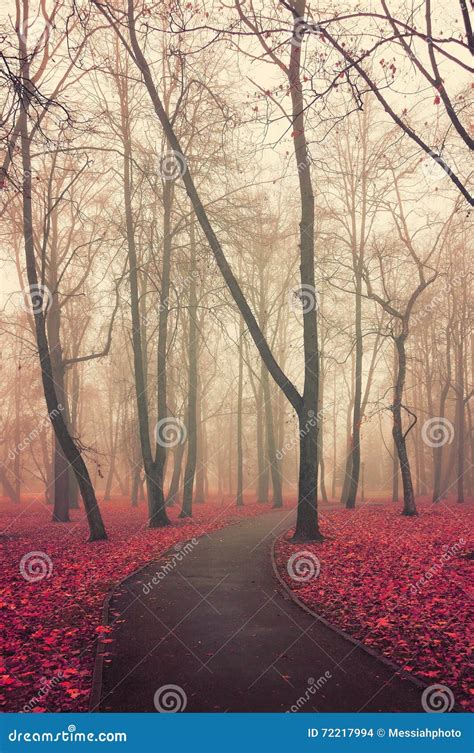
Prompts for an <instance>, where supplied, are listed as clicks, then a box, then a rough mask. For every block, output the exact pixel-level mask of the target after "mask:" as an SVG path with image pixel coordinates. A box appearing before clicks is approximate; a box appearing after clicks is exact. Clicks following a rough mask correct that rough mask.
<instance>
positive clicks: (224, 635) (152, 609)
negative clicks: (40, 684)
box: [91, 509, 423, 712]
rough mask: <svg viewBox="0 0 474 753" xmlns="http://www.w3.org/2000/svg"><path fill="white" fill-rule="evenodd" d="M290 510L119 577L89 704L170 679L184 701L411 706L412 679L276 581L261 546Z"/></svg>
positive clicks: (336, 707) (119, 702) (138, 697)
mask: <svg viewBox="0 0 474 753" xmlns="http://www.w3.org/2000/svg"><path fill="white" fill-rule="evenodd" d="M293 516H294V511H289V510H288V509H284V510H278V511H275V512H272V513H268V514H265V515H262V516H258V517H256V518H248V519H244V520H242V521H240V522H239V523H236V524H233V525H230V526H228V527H226V528H222V529H220V530H217V531H213V532H212V533H210V534H205V535H203V536H202V537H201V538H200V539H198V540H197V543H195V544H192V545H189V546H188V547H184V545H183V546H182V547H181V560H180V561H179V562H178V561H177V559H176V558H175V557H173V556H170V555H168V556H167V557H165V558H164V559H161V560H158V561H156V562H152V563H150V564H149V565H146V566H145V567H144V568H142V569H140V570H139V571H137V572H136V573H134V574H132V575H131V576H130V577H129V578H127V579H126V580H125V581H124V582H123V583H121V584H120V585H119V586H118V587H117V588H116V589H115V590H114V591H113V592H112V594H111V595H110V597H109V599H108V600H107V603H106V606H105V612H106V614H105V615H104V617H106V616H107V615H108V622H109V624H110V625H113V628H114V629H113V633H112V634H111V635H112V637H113V639H114V640H113V642H112V643H110V644H106V645H105V646H102V647H101V648H102V650H103V649H104V647H105V648H106V649H107V651H108V652H110V655H109V656H106V657H104V660H103V663H102V662H99V664H98V667H99V671H98V672H96V678H95V684H94V692H93V698H92V703H91V710H94V711H112V712H127V711H128V712H130V711H135V712H137V711H140V712H156V710H157V708H156V706H155V699H156V702H157V703H158V705H160V703H161V701H160V699H163V698H165V695H163V691H160V692H158V693H157V691H159V690H160V689H161V688H164V686H168V685H173V686H177V689H176V688H175V689H172V690H171V691H170V692H171V694H172V696H173V694H174V697H175V698H176V699H178V700H177V701H176V702H177V703H178V704H182V703H183V702H184V699H185V704H186V705H185V709H184V710H185V711H187V712H202V711H213V712H225V711H231V712H246V711H264V712H271V711H274V712H281V711H288V710H299V711H301V712H313V711H320V712H342V711H346V712H358V711H366V712H368V711H408V712H419V711H422V710H423V709H422V706H421V693H422V688H421V687H419V686H417V685H416V684H415V683H413V682H412V681H411V680H410V679H409V678H407V677H403V676H400V675H399V674H398V673H397V672H396V671H394V669H393V668H392V667H390V666H389V665H388V664H386V663H384V662H382V661H380V660H379V659H378V658H377V657H376V656H373V655H371V654H369V653H367V652H366V651H365V650H364V649H363V648H362V647H361V646H360V645H357V644H354V643H353V642H350V641H349V640H347V638H345V637H344V636H343V635H341V634H340V633H338V632H337V631H335V630H333V629H332V628H331V627H330V626H329V625H327V624H324V623H323V622H321V620H319V619H318V617H317V616H314V615H311V614H309V613H308V612H306V611H304V610H302V609H301V608H300V607H299V606H298V604H297V603H295V602H294V601H293V600H292V599H291V598H290V597H289V595H288V594H286V593H285V592H284V591H282V590H281V588H280V586H279V583H278V581H277V580H276V579H275V576H274V572H273V567H272V560H271V556H270V555H271V547H272V544H273V541H274V539H275V537H276V536H277V535H278V534H280V533H281V532H282V531H284V530H286V529H287V528H288V527H289V526H290V525H291V522H292V520H293ZM194 541H196V540H194ZM302 548H304V547H302ZM166 563H167V565H166ZM163 568H164V569H163ZM158 574H159V575H158ZM154 576H155V583H156V585H153V577H154ZM150 585H151V587H150ZM96 669H97V666H96Z"/></svg>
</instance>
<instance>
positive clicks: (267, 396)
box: [262, 369, 283, 508]
mask: <svg viewBox="0 0 474 753" xmlns="http://www.w3.org/2000/svg"><path fill="white" fill-rule="evenodd" d="M262 378H263V401H264V405H265V425H266V434H267V443H268V461H269V462H268V464H269V466H270V472H271V476H272V487H273V507H274V508H279V507H283V496H282V490H281V474H280V465H279V462H278V456H277V446H276V442H275V427H274V421H273V408H272V398H271V392H270V380H269V378H268V370H267V369H265V370H264V372H263V374H262Z"/></svg>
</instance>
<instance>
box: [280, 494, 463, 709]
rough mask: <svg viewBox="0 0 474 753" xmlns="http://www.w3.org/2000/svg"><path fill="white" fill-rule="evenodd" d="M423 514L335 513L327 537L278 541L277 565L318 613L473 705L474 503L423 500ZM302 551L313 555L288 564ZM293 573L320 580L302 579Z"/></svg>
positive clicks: (394, 509)
mask: <svg viewBox="0 0 474 753" xmlns="http://www.w3.org/2000/svg"><path fill="white" fill-rule="evenodd" d="M419 511H420V515H419V516H418V517H416V518H404V517H402V516H401V515H400V510H399V506H394V505H388V506H385V507H367V506H364V507H362V508H359V509H356V510H355V511H346V510H337V511H333V512H327V513H325V514H324V515H323V516H322V529H323V532H324V534H325V536H326V537H327V538H326V540H325V541H324V542H323V543H322V544H305V545H302V544H292V543H290V542H289V540H288V539H289V537H290V536H291V534H292V533H293V531H290V532H289V533H288V534H285V535H284V536H283V537H282V538H281V539H280V540H279V541H278V542H277V546H276V550H275V552H276V560H277V565H278V568H279V571H280V573H281V575H282V576H283V578H284V579H285V581H286V582H287V583H288V585H289V586H290V588H291V589H292V590H293V591H294V593H295V594H296V595H297V596H298V598H299V599H300V600H301V601H302V602H304V603H305V604H306V605H307V606H309V607H311V609H313V610H314V611H315V612H316V613H318V614H319V615H322V616H323V617H325V618H326V619H327V620H328V621H329V622H331V623H332V624H333V625H336V626H337V627H339V628H340V629H342V630H344V631H345V632H346V633H348V634H350V635H351V636H353V637H355V638H357V639H359V640H360V641H361V642H362V643H364V644H365V645H367V646H370V647H371V648H372V649H375V650H377V651H378V652H379V653H381V654H384V655H385V656H386V657H388V658H389V659H391V660H392V661H393V662H395V663H396V664H397V665H398V666H400V667H403V668H404V669H405V670H407V671H408V672H411V673H413V674H414V675H416V676H417V677H419V678H420V679H422V680H423V681H425V682H427V683H428V684H435V683H442V684H444V685H447V686H448V687H449V688H450V689H451V690H452V691H453V693H454V697H455V700H456V702H457V703H458V704H460V705H461V706H463V707H465V708H468V707H469V706H470V703H469V699H470V698H471V699H472V695H470V694H472V692H473V690H472V676H471V678H469V647H470V640H469V635H470V626H472V624H473V619H472V618H473V614H472V608H471V607H472V585H473V583H474V579H473V575H474V572H473V571H474V565H473V561H472V559H469V556H468V555H469V553H471V557H472V537H471V536H470V533H469V529H470V528H472V525H470V524H471V523H472V511H473V505H472V504H467V503H466V504H463V505H461V504H456V503H455V502H453V503H449V504H448V503H445V502H443V503H441V504H440V505H432V504H430V503H424V504H420V505H419ZM299 552H306V554H305V555H300V556H299V558H298V557H294V559H293V560H292V561H291V562H290V563H289V559H290V557H291V556H292V555H293V556H295V555H296V554H297V553H299ZM308 552H309V553H311V555H312V556H310V557H309V558H308V554H307V553H308ZM314 557H316V558H317V560H319V564H320V571H319V575H317V570H318V566H317V563H316V561H315V560H314ZM298 559H300V560H301V567H300V568H299V570H298V569H295V567H297V562H298ZM308 563H309V564H308ZM288 570H290V571H291V572H292V574H293V576H294V575H295V574H296V576H297V577H298V578H307V577H308V576H312V577H311V578H310V579H309V580H295V579H294V577H290V575H289V572H288Z"/></svg>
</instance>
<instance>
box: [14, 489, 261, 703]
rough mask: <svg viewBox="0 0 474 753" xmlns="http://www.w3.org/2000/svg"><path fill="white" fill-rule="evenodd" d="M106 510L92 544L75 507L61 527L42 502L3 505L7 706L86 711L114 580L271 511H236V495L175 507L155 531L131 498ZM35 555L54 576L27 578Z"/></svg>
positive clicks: (142, 508)
mask: <svg viewBox="0 0 474 753" xmlns="http://www.w3.org/2000/svg"><path fill="white" fill-rule="evenodd" d="M101 509H102V512H103V515H104V519H105V523H106V526H107V532H108V535H109V540H108V541H101V542H96V543H93V544H88V543H86V541H87V537H88V532H87V526H86V524H85V522H84V518H83V513H82V511H79V510H74V511H72V516H73V519H74V521H73V522H72V523H70V524H65V525H64V524H59V523H51V522H50V519H51V508H50V507H47V506H45V505H43V504H42V503H40V502H35V501H31V500H28V501H27V502H25V503H23V504H21V505H18V506H13V505H12V503H11V502H9V501H3V502H1V504H0V519H1V522H2V526H1V528H2V529H3V530H4V531H5V533H4V535H3V541H2V548H3V550H4V552H3V554H4V557H3V561H4V562H5V563H6V564H5V566H4V568H2V570H1V572H0V583H1V587H2V592H3V593H2V601H1V602H0V604H1V608H2V617H3V620H2V622H3V624H4V628H3V635H5V633H6V634H7V636H8V638H7V642H6V646H5V648H4V651H3V654H4V656H3V657H2V658H3V662H4V666H3V664H2V665H1V666H0V671H1V672H2V673H4V674H3V677H1V676H0V678H1V679H2V682H1V685H2V688H3V691H4V693H3V695H0V706H1V707H2V710H3V711H22V710H25V711H33V712H35V713H40V712H45V711H85V710H87V704H88V697H89V693H90V688H91V681H92V669H93V662H94V656H95V648H96V641H97V639H98V638H101V640H102V643H112V642H113V638H110V637H108V634H109V633H110V630H111V629H110V628H109V627H108V626H107V625H102V624H101V622H100V620H101V609H102V604H103V601H104V598H105V596H106V594H107V593H108V591H109V590H110V589H111V588H112V587H113V586H114V584H115V583H117V582H118V581H120V580H122V579H123V578H125V577H126V576H127V575H129V574H130V573H132V572H133V571H134V570H136V569H137V568H138V567H140V566H141V565H143V564H145V563H146V562H148V561H150V560H153V559H155V558H157V557H159V556H160V555H161V554H162V553H163V552H165V551H166V550H167V549H169V548H170V547H172V546H173V545H174V544H176V543H178V542H180V541H185V540H187V539H192V538H193V537H198V536H200V535H201V534H202V533H204V531H211V530H215V529H218V528H221V527H222V526H224V525H227V524H229V523H232V522H234V521H237V520H239V519H240V518H241V517H249V516H253V515H258V514H261V513H264V512H266V511H268V508H267V507H265V506H264V505H261V504H248V505H245V506H244V507H240V508H237V507H236V506H235V500H229V501H228V502H226V503H225V504H224V505H221V504H220V503H217V504H211V503H206V504H203V505H198V506H196V507H195V511H194V517H193V518H192V519H184V520H179V519H177V515H178V513H179V508H171V510H170V512H169V515H170V517H171V518H172V521H173V525H172V526H170V527H169V528H161V529H154V530H150V529H149V528H147V521H146V505H145V504H141V505H140V507H138V508H135V509H133V508H131V507H130V502H129V500H114V501H111V502H104V503H102V508H101ZM29 552H44V553H45V554H47V555H48V557H49V558H50V559H51V562H52V565H53V569H52V572H51V574H50V576H49V577H45V578H43V580H39V581H37V582H29V581H27V580H25V579H24V577H22V575H21V573H20V569H19V565H20V560H21V558H22V557H23V556H24V555H26V554H28V553H29ZM5 628H6V629H5ZM40 691H44V692H40Z"/></svg>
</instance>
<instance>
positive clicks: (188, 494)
mask: <svg viewBox="0 0 474 753" xmlns="http://www.w3.org/2000/svg"><path fill="white" fill-rule="evenodd" d="M190 254H191V265H190V279H191V282H190V286H189V333H188V337H189V341H188V361H189V371H188V409H187V429H188V456H187V459H186V468H185V470H184V488H183V507H182V510H181V513H180V516H179V517H180V518H189V517H191V515H192V511H193V488H194V476H195V473H196V458H197V376H198V375H197V372H198V364H197V360H198V327H197V292H196V279H195V272H196V239H195V227H194V222H192V223H191V227H190Z"/></svg>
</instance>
